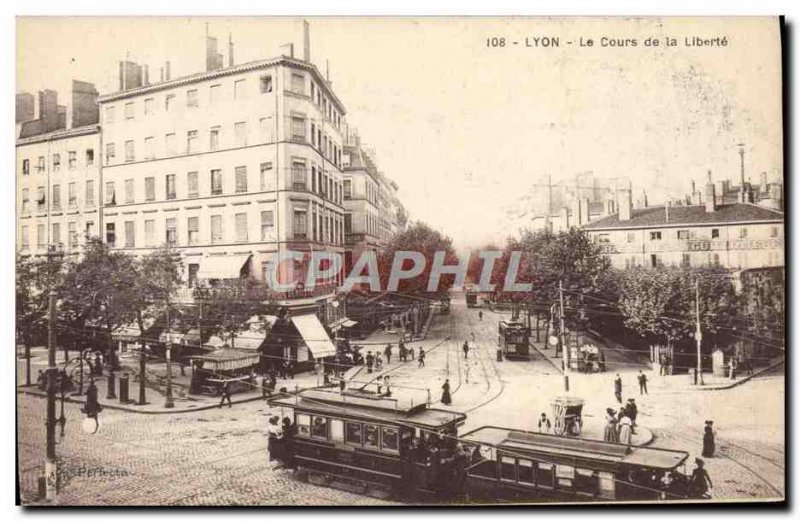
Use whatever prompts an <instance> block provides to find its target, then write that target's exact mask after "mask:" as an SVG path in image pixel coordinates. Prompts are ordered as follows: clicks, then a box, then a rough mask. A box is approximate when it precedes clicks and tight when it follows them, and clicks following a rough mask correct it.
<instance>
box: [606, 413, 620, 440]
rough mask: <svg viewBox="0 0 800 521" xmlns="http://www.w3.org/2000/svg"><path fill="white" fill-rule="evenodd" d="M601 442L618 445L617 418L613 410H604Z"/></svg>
mask: <svg viewBox="0 0 800 521" xmlns="http://www.w3.org/2000/svg"><path fill="white" fill-rule="evenodd" d="M603 441H609V442H611V443H619V436H618V435H617V417H616V415H615V414H614V409H612V408H610V407H609V408H607V409H606V427H605V429H604V430H603Z"/></svg>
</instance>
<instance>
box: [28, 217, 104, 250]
mask: <svg viewBox="0 0 800 521" xmlns="http://www.w3.org/2000/svg"><path fill="white" fill-rule="evenodd" d="M51 228H52V237H50V238H49V241H48V237H47V230H46V228H45V225H44V224H38V225H36V245H37V247H38V248H39V249H44V248H45V247H46V246H47V244H48V243H50V244H61V223H53V224H52V225H51ZM84 233H85V234H86V235H87V236H89V237H91V236H93V235H94V233H95V231H94V222H93V221H87V222H86V227H85V229H84ZM66 238H67V244H68V245H69V247H70V249H74V248H76V247H77V246H78V223H77V222H76V221H70V222H68V223H67V237H66ZM29 247H30V228H29V227H28V226H21V227H20V248H21V249H22V250H27V249H28V248H29Z"/></svg>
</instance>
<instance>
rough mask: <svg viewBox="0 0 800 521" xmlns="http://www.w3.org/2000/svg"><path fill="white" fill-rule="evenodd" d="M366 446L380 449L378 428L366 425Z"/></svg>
mask: <svg viewBox="0 0 800 521" xmlns="http://www.w3.org/2000/svg"><path fill="white" fill-rule="evenodd" d="M364 446H365V447H375V448H378V426H377V425H370V424H366V425H364Z"/></svg>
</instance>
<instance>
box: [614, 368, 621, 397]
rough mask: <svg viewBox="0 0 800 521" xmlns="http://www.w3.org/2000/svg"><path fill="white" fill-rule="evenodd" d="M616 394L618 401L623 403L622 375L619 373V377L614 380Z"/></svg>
mask: <svg viewBox="0 0 800 521" xmlns="http://www.w3.org/2000/svg"><path fill="white" fill-rule="evenodd" d="M614 396H616V398H617V403H622V377H620V375H619V373H617V378H616V379H615V380H614Z"/></svg>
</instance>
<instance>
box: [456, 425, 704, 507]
mask: <svg viewBox="0 0 800 521" xmlns="http://www.w3.org/2000/svg"><path fill="white" fill-rule="evenodd" d="M461 441H462V443H464V444H466V445H470V444H472V445H473V446H475V447H479V450H480V451H481V455H482V456H481V458H478V459H479V461H477V462H475V463H473V464H471V465H470V466H469V467H468V468H467V484H468V491H467V493H468V496H469V498H470V499H471V500H472V501H477V502H487V501H492V502H502V501H525V502H551V501H559V502H586V501H648V500H649V501H653V500H666V499H680V498H685V497H686V480H685V475H686V469H685V464H686V460H687V458H688V457H689V454H688V453H687V452H684V451H675V450H667V449H657V448H650V447H631V446H628V445H623V444H619V443H610V442H605V441H600V440H590V439H582V438H572V437H563V436H556V435H552V434H541V433H532V432H527V431H521V430H515V429H507V428H502V427H494V426H485V427H480V428H478V429H475V430H473V431H470V432H467V433H466V434H463V435H462V436H461ZM473 461H474V459H473Z"/></svg>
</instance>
